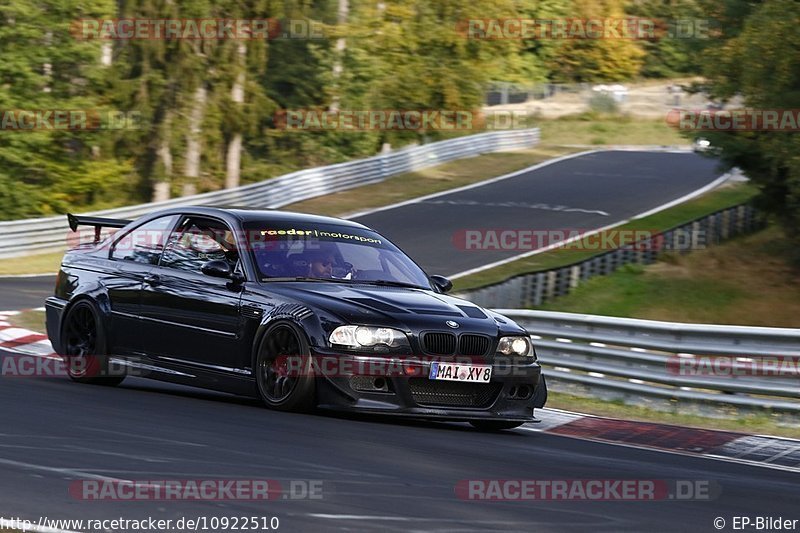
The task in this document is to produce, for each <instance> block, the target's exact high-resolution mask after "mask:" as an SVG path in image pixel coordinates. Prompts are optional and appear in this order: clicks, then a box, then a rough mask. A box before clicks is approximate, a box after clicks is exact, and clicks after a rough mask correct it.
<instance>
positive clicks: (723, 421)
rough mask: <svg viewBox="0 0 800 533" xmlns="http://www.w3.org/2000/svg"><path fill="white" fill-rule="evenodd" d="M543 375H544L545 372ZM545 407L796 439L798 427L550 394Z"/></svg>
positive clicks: (762, 418) (756, 417) (760, 417)
mask: <svg viewBox="0 0 800 533" xmlns="http://www.w3.org/2000/svg"><path fill="white" fill-rule="evenodd" d="M545 372H547V370H546V369H545ZM547 407H550V408H553V409H563V410H565V411H574V412H576V413H584V414H590V415H596V416H605V417H609V418H619V419H622V420H641V421H643V422H655V423H659V424H673V425H676V426H684V427H697V428H702V429H716V430H720V431H738V432H741V433H750V434H761V435H775V436H779V437H789V438H795V439H797V438H800V425H790V424H785V423H782V422H781V416H780V415H779V414H768V413H763V414H752V415H745V416H742V417H740V418H710V417H705V416H698V415H692V414H681V413H670V412H666V411H656V410H654V409H649V408H647V407H639V406H635V405H626V404H625V403H623V402H622V401H605V400H597V399H594V398H584V397H582V396H573V395H571V394H564V393H560V392H553V391H550V392H549V393H548V395H547Z"/></svg>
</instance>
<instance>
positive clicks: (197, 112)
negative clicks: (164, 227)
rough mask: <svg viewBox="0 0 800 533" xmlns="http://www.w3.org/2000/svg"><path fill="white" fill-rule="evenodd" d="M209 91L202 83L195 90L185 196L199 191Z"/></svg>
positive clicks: (188, 141)
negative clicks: (202, 141)
mask: <svg viewBox="0 0 800 533" xmlns="http://www.w3.org/2000/svg"><path fill="white" fill-rule="evenodd" d="M207 96H208V91H207V90H206V88H205V86H204V85H203V84H202V83H201V84H200V86H199V87H197V89H196V90H195V92H194V104H193V106H192V111H191V113H190V114H189V135H188V138H187V140H186V163H185V165H184V170H183V173H184V175H185V176H186V182H185V183H184V184H183V196H191V195H193V194H196V193H197V180H198V178H200V157H201V155H202V147H201V145H200V134H201V133H202V131H203V116H204V114H205V107H206V99H207Z"/></svg>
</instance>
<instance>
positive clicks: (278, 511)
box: [0, 378, 800, 532]
mask: <svg viewBox="0 0 800 533" xmlns="http://www.w3.org/2000/svg"><path fill="white" fill-rule="evenodd" d="M0 383H1V386H0V401H2V406H3V411H4V415H3V427H2V428H0V469H1V471H2V476H0V495H2V499H0V515H2V516H6V517H8V516H22V517H25V518H29V519H34V520H35V519H37V518H38V517H40V516H43V515H44V516H47V517H48V518H71V519H103V518H106V519H111V518H119V517H123V518H127V519H135V520H141V519H145V518H148V517H154V518H157V519H173V520H177V519H179V518H180V517H198V516H205V517H212V516H216V517H224V516H270V517H271V516H277V517H279V519H280V529H279V530H280V531H404V532H405V531H487V530H493V531H558V532H561V531H589V530H593V531H648V532H655V531H714V530H715V529H714V526H713V520H714V519H715V518H716V517H722V518H724V519H725V520H726V521H727V522H728V524H730V523H731V519H732V517H733V516H742V515H750V516H772V517H778V516H783V517H784V518H800V516H798V515H800V513H798V512H797V509H796V505H794V503H796V502H795V500H796V494H797V486H798V481H799V480H800V476H799V475H798V474H791V473H787V472H781V471H776V470H769V469H765V468H758V467H752V466H746V465H739V464H734V463H727V462H721V461H714V460H710V459H703V458H696V457H688V456H682V455H673V454H666V453H659V452H654V451H647V450H640V449H634V448H627V447H621V446H612V445H605V444H597V443H590V442H584V441H580V440H575V439H570V438H567V437H559V436H554V435H549V434H542V433H534V432H531V431H526V430H524V429H518V430H513V431H507V432H502V433H497V434H491V433H481V432H477V431H474V430H472V429H470V428H469V427H468V426H466V425H463V424H444V423H422V422H416V423H410V422H396V421H391V420H386V419H376V418H361V417H352V416H351V417H342V416H335V415H332V414H325V413H320V414H313V415H300V414H285V413H278V412H274V411H269V410H267V409H266V408H263V407H261V406H260V404H259V403H258V402H256V401H255V400H247V399H241V398H235V397H231V396H227V395H223V394H215V393H213V392H205V391H201V390H198V389H192V388H187V387H180V386H172V385H167V384H160V383H158V382H151V381H145V380H139V379H130V380H129V381H126V382H125V383H124V384H123V385H122V386H120V387H118V388H114V389H111V388H106V387H100V386H93V385H80V384H76V383H72V382H70V381H69V380H68V379H66V378H30V379H24V378H0ZM88 476H94V477H95V478H96V477H97V476H105V477H109V478H118V479H130V480H139V481H142V480H151V481H152V480H186V479H270V480H278V481H280V482H281V486H282V487H284V488H285V487H286V486H288V483H289V481H290V480H296V481H297V480H316V481H320V480H321V482H322V483H321V487H322V489H321V492H320V495H321V496H322V498H321V499H316V500H284V499H283V498H282V496H281V497H280V498H278V499H276V500H274V501H267V502H263V501H261V502H256V501H220V502H208V501H207V502H190V501H182V502H175V501H166V502H164V501H161V502H153V501H82V500H80V499H78V498H75V497H73V496H71V495H70V494H69V487H70V484H71V483H73V482H74V481H75V480H79V479H86V478H87V477H88ZM465 479H553V480H555V479H647V480H676V479H678V480H707V481H710V482H712V483H716V484H718V486H719V487H720V489H721V493H720V495H719V497H718V498H717V499H715V500H712V501H677V500H663V501H622V502H620V501H617V502H589V501H561V502H552V501H550V502H547V501H544V502H536V501H516V502H499V501H469V500H463V499H460V498H458V497H456V495H455V490H454V489H455V486H456V484H457V483H458V482H459V481H460V480H465ZM726 529H728V530H729V529H730V527H728V528H726Z"/></svg>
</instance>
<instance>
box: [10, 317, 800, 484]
mask: <svg viewBox="0 0 800 533" xmlns="http://www.w3.org/2000/svg"><path fill="white" fill-rule="evenodd" d="M18 313H19V311H4V312H0V349H2V350H5V351H7V352H12V353H17V354H23V355H33V356H38V357H47V358H58V359H60V357H59V356H58V355H57V354H55V353H54V352H53V347H52V346H51V344H50V341H49V340H48V339H47V336H46V335H43V334H41V333H37V332H35V331H29V330H26V329H22V328H17V327H14V326H12V325H11V324H10V323H9V321H8V318H9V317H11V316H13V315H16V314H18ZM536 414H537V416H538V417H539V418H540V420H541V422H540V423H538V424H530V425H526V426H523V428H522V429H523V430H525V431H533V432H538V433H549V434H553V435H559V436H562V437H571V438H576V439H581V440H590V441H595V442H603V443H606V444H614V445H618V446H628V447H632V448H647V449H652V450H658V451H661V452H668V453H676V454H682V455H694V456H699V457H706V458H709V459H717V460H723V461H731V462H736V463H743V464H750V465H754V466H760V467H766V468H773V469H778V470H786V471H792V472H800V440H795V439H787V438H781V437H771V436H767V435H748V434H746V433H737V432H732V431H716V430H711V429H699V428H689V427H683V426H672V425H668V424H658V423H652V422H638V421H633V420H617V419H613V418H603V417H599V416H593V415H585V414H581V413H572V412H569V411H561V410H558V409H541V410H539V411H537V412H536Z"/></svg>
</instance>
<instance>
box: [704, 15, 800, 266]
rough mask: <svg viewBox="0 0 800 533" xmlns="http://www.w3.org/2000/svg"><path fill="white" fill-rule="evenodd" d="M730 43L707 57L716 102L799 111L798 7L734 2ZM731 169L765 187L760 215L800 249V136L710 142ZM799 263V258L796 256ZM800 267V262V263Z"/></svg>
mask: <svg viewBox="0 0 800 533" xmlns="http://www.w3.org/2000/svg"><path fill="white" fill-rule="evenodd" d="M725 7H726V10H725V11H723V12H722V14H723V15H726V16H727V17H728V18H727V20H728V22H729V27H728V29H727V31H728V33H727V34H726V35H724V37H725V40H724V42H723V43H722V45H720V44H719V43H718V44H717V46H716V47H715V48H713V49H709V50H708V60H707V62H706V63H705V65H704V68H705V71H706V73H707V75H708V77H709V78H710V80H711V83H710V84H709V87H708V89H709V91H710V92H711V94H712V96H714V97H717V98H720V99H723V100H725V99H730V98H732V97H734V96H736V95H741V96H742V97H743V99H744V104H745V106H747V107H751V108H755V109H783V110H791V109H797V108H798V107H800V55H798V53H797V50H798V48H800V26H798V24H797V23H796V21H797V19H798V17H800V4H798V3H797V2H794V1H792V0H775V1H773V2H765V3H763V4H762V3H758V2H744V1H736V2H734V1H730V2H727V3H726V4H725ZM705 136H706V137H708V138H709V140H710V141H711V142H712V146H716V147H717V148H718V149H720V151H721V155H722V158H723V160H724V161H725V162H726V163H727V164H728V165H729V166H738V167H740V168H741V169H742V170H744V172H745V173H746V174H747V175H748V176H749V177H750V178H751V179H752V180H753V181H754V182H755V183H756V184H757V185H758V186H759V189H760V191H761V196H760V198H759V200H760V204H761V206H762V207H764V208H766V209H769V210H770V211H772V212H773V213H775V214H776V215H777V216H778V217H779V219H780V220H781V221H782V223H783V226H784V228H785V230H786V232H787V236H788V237H789V238H790V239H791V240H792V241H793V242H794V243H795V244H797V245H800V137H799V136H798V133H797V132H796V131H795V132H782V131H756V132H747V131H737V132H727V133H721V132H718V133H713V134H709V135H705ZM798 255H800V254H798ZM797 259H798V262H800V257H798V258H797Z"/></svg>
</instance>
